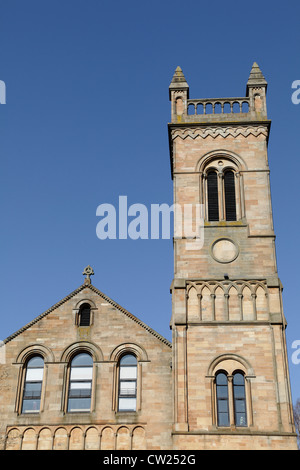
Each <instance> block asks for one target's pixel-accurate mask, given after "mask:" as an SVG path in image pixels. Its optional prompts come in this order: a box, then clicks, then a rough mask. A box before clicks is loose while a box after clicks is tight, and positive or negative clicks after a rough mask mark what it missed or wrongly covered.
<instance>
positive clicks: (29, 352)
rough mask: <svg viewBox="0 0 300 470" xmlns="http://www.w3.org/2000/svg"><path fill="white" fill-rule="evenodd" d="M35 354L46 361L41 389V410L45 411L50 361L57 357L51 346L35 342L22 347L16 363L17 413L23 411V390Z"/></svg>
mask: <svg viewBox="0 0 300 470" xmlns="http://www.w3.org/2000/svg"><path fill="white" fill-rule="evenodd" d="M33 356H41V357H42V358H43V361H44V372H43V379H42V391H41V397H40V411H43V408H44V400H45V388H46V387H45V384H46V382H47V374H48V363H51V362H54V361H55V359H54V354H53V352H52V351H51V349H50V348H48V347H46V346H44V345H43V344H39V343H34V344H31V345H29V346H27V347H26V348H24V349H22V350H21V351H20V352H19V354H18V356H17V358H16V364H18V366H19V370H18V385H17V393H16V401H15V412H16V413H17V414H21V411H22V405H23V391H24V384H25V377H26V370H27V363H28V361H29V360H30V359H31V358H32V357H33Z"/></svg>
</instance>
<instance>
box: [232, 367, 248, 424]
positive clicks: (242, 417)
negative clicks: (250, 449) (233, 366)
mask: <svg viewBox="0 0 300 470" xmlns="http://www.w3.org/2000/svg"><path fill="white" fill-rule="evenodd" d="M233 400H234V417H235V424H236V426H247V411H246V393H245V378H244V375H243V374H241V372H235V373H234V374H233Z"/></svg>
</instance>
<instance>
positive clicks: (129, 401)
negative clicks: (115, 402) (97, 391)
mask: <svg viewBox="0 0 300 470" xmlns="http://www.w3.org/2000/svg"><path fill="white" fill-rule="evenodd" d="M135 410H136V398H119V411H135Z"/></svg>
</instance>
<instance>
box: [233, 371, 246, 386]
mask: <svg viewBox="0 0 300 470" xmlns="http://www.w3.org/2000/svg"><path fill="white" fill-rule="evenodd" d="M233 384H234V385H244V376H243V374H239V373H237V374H234V376H233Z"/></svg>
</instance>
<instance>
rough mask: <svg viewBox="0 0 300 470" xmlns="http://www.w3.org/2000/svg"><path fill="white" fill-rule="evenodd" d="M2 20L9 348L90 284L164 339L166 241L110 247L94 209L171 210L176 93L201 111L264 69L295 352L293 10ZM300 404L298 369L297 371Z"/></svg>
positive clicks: (152, 9)
mask: <svg viewBox="0 0 300 470" xmlns="http://www.w3.org/2000/svg"><path fill="white" fill-rule="evenodd" d="M0 14H1V17H0V44H1V48H0V80H3V81H5V83H6V86H7V104H6V105H0V136H1V138H0V152H1V153H0V156H1V176H0V178H1V184H0V188H1V223H2V224H1V225H2V230H1V270H0V276H1V284H0V285H1V291H2V295H1V302H2V308H1V311H2V322H1V332H0V338H1V339H4V338H5V337H7V336H9V335H10V334H12V333H13V332H14V331H16V330H17V329H19V328H20V327H22V326H23V325H24V324H26V323H28V322H29V321H31V320H32V319H33V318H35V317H36V316H37V315H39V314H40V313H42V312H43V311H45V310H46V309H48V308H49V307H50V306H52V305H53V304H54V303H56V302H57V301H59V300H60V299H61V298H63V297H64V296H65V295H67V294H68V293H70V292H71V291H72V290H74V289H75V288H77V287H78V286H79V285H80V284H81V283H82V282H83V276H82V270H83V268H84V267H85V266H86V265H87V264H91V265H92V266H93V268H94V270H95V276H94V277H93V280H92V281H93V283H94V285H96V286H97V287H98V288H99V289H100V290H102V291H103V292H105V293H106V294H107V295H109V296H110V297H112V298H113V299H114V300H116V301H117V302H119V303H120V304H121V305H122V306H124V307H125V308H127V309H128V310H130V311H131V312H132V313H133V314H134V315H136V316H138V317H139V318H141V319H142V320H143V321H145V322H146V323H147V324H149V325H150V326H151V327H153V328H154V329H156V330H157V331H159V332H160V333H161V334H163V335H164V336H166V337H168V338H170V330H169V320H170V316H171V296H170V293H169V287H170V284H171V281H172V275H173V252H172V251H173V249H172V242H170V241H168V240H138V241H131V240H121V241H114V240H108V241H105V242H103V241H100V240H99V239H98V238H97V237H96V224H97V222H98V219H97V217H96V208H97V206H98V205H99V204H101V203H104V202H108V203H115V204H116V203H117V201H118V196H119V195H127V197H128V202H129V204H131V203H136V202H139V203H143V204H146V205H147V206H148V207H150V204H151V203H162V202H166V203H169V204H171V202H172V181H171V177H170V163H169V148H168V136H167V122H169V120H170V103H169V97H168V86H169V83H170V81H171V79H172V76H173V73H174V70H175V68H176V66H177V65H180V66H181V67H182V69H183V71H184V73H185V76H186V79H187V81H188V83H189V86H190V95H191V97H194V98H204V97H225V96H228V97H231V96H243V95H244V94H245V87H246V82H247V79H248V76H249V73H250V69H251V66H252V63H253V62H254V61H257V62H258V64H259V65H260V67H261V69H262V71H263V74H264V75H265V77H266V79H267V81H268V83H269V86H268V115H269V117H270V118H271V119H272V128H271V136H270V143H269V161H270V167H271V184H272V198H273V210H274V222H275V230H276V234H277V240H276V243H277V257H278V265H279V275H280V278H281V281H282V283H283V285H284V311H285V314H286V317H287V320H288V329H287V344H288V352H289V356H290V357H291V354H292V352H293V350H292V349H291V344H292V342H293V341H294V340H300V317H299V305H298V292H299V286H298V278H299V276H298V273H299V262H300V259H299V249H298V244H299V242H298V240H299V231H300V222H299V208H298V203H299V183H298V182H299V169H298V160H299V148H300V134H299V123H300V105H298V106H296V105H294V104H292V101H291V94H292V90H291V84H292V82H293V81H294V80H300V56H299V50H298V48H299V47H298V46H299V44H300V28H299V15H300V3H299V0H297V1H290V0H289V1H287V2H281V3H279V2H276V3H274V2H271V1H269V0H266V1H264V2H262V1H255V0H254V1H252V2H251V3H249V2H241V1H226V2H224V1H222V2H221V1H214V2H204V1H199V0H198V1H195V0H186V1H185V2H182V1H178V0H172V1H170V0H160V1H157V0H152V1H151V2H142V1H136V0H134V1H132V0H128V1H126V2H125V1H113V0H110V1H101V0H59V1H58V0H51V1H49V0H43V1H40V0H26V2H24V1H22V0H3V1H2V2H1V12H0ZM290 371H291V378H292V391H293V400H294V401H295V400H296V398H298V397H300V364H299V365H293V364H290Z"/></svg>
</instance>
